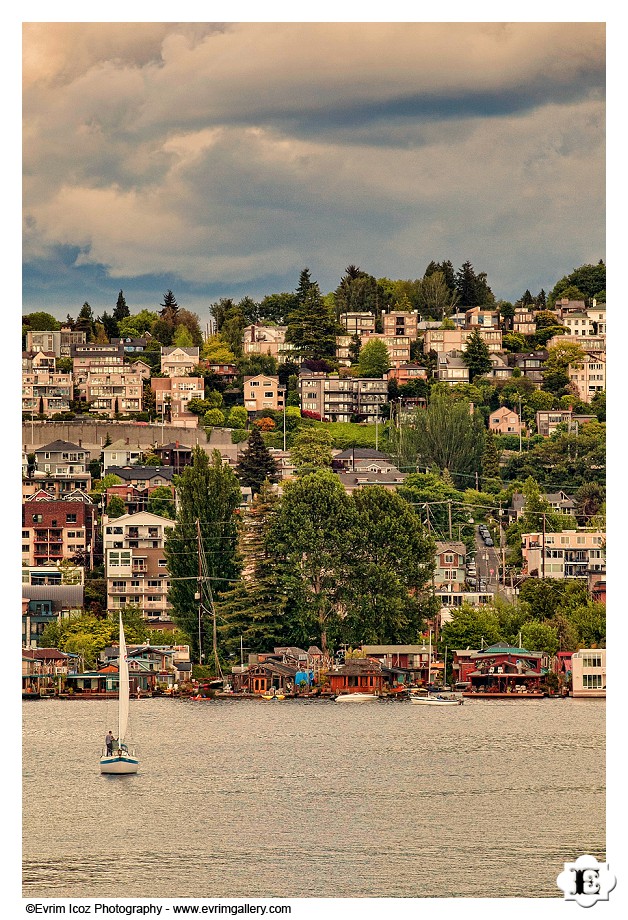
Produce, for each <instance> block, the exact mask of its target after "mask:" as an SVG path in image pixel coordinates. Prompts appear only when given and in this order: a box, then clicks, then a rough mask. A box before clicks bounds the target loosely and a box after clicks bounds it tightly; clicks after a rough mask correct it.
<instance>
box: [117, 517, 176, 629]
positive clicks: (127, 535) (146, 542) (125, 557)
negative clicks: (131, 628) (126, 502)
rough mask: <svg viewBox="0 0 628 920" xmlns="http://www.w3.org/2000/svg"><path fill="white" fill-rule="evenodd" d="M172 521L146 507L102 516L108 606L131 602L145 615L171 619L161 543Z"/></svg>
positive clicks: (164, 560) (166, 569) (122, 605)
mask: <svg viewBox="0 0 628 920" xmlns="http://www.w3.org/2000/svg"><path fill="white" fill-rule="evenodd" d="M174 524H175V522H174V521H171V520H169V519H168V518H163V517H160V516H159V515H157V514H149V513H148V512H146V511H144V512H139V513H138V514H125V515H122V517H119V518H114V519H107V518H105V519H104V524H103V552H104V556H105V576H106V579H107V609H108V610H110V611H111V610H117V609H119V608H120V607H125V606H126V605H133V606H136V607H139V609H140V610H141V612H142V615H143V616H144V617H145V618H147V619H160V620H169V619H170V609H171V608H170V605H169V603H168V588H169V586H170V580H169V575H168V568H167V564H166V558H165V555H164V543H165V538H166V532H167V530H168V529H169V528H172V527H174Z"/></svg>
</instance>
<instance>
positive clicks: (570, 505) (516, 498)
mask: <svg viewBox="0 0 628 920" xmlns="http://www.w3.org/2000/svg"><path fill="white" fill-rule="evenodd" d="M543 498H544V499H545V501H546V502H549V504H550V505H551V506H552V511H557V512H558V513H559V514H568V515H570V516H571V517H574V518H575V516H576V503H575V502H574V500H573V498H570V497H569V495H567V493H566V492H563V491H562V489H559V491H558V492H546V493H545V494H544V495H543ZM525 504H526V500H525V496H524V495H523V494H522V493H521V492H514V493H513V496H512V504H511V507H512V510H513V512H514V516H515V520H516V521H518V520H519V518H520V517H521V515H522V514H523V511H524V508H525Z"/></svg>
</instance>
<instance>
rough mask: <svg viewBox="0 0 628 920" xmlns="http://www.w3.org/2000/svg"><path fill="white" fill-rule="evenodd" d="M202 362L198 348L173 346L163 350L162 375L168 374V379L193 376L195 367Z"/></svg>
mask: <svg viewBox="0 0 628 920" xmlns="http://www.w3.org/2000/svg"><path fill="white" fill-rule="evenodd" d="M199 360H200V349H199V348H198V346H196V347H192V346H190V347H189V348H182V347H181V346H180V345H173V346H171V347H169V348H166V347H162V349H161V373H162V374H167V375H168V377H177V378H179V377H185V376H186V374H191V373H192V372H193V370H194V368H195V367H198V362H199ZM201 398H202V397H201Z"/></svg>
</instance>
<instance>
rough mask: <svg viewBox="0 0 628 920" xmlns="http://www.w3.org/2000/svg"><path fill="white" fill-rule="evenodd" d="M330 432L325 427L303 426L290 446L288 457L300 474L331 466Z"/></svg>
mask: <svg viewBox="0 0 628 920" xmlns="http://www.w3.org/2000/svg"><path fill="white" fill-rule="evenodd" d="M331 444H332V440H331V434H330V433H329V431H328V430H327V429H326V428H303V429H302V430H301V431H299V433H298V434H297V435H296V437H295V438H294V440H293V441H292V445H291V447H290V457H291V459H292V462H293V463H294V465H295V466H296V468H297V472H298V474H299V475H300V476H303V475H304V474H306V473H311V472H313V471H314V470H320V469H326V468H327V469H329V468H330V467H331V460H332V453H331Z"/></svg>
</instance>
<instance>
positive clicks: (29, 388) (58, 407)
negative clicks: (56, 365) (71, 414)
mask: <svg viewBox="0 0 628 920" xmlns="http://www.w3.org/2000/svg"><path fill="white" fill-rule="evenodd" d="M73 393H74V386H73V383H72V374H61V373H57V372H56V371H55V370H32V371H26V372H24V371H23V372H22V412H31V413H37V414H38V415H46V416H50V415H54V414H55V413H57V412H68V411H69V409H70V403H71V401H72V398H73Z"/></svg>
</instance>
